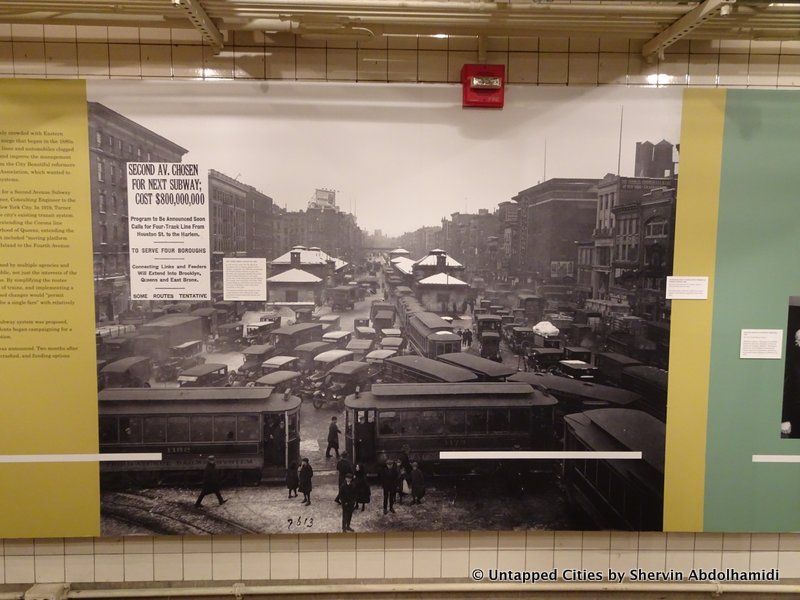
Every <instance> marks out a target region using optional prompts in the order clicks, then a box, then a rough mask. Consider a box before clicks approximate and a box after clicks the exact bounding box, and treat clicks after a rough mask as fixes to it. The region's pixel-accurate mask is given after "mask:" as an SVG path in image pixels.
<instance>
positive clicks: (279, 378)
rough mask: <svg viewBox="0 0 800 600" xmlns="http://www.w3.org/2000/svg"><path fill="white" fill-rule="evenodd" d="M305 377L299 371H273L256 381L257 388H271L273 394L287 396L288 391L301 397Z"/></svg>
mask: <svg viewBox="0 0 800 600" xmlns="http://www.w3.org/2000/svg"><path fill="white" fill-rule="evenodd" d="M302 382H303V375H302V374H301V373H298V372H297V371H289V370H278V371H272V372H271V373H268V374H267V375H264V376H263V377H259V378H258V379H256V381H255V382H254V384H253V385H255V386H256V387H271V388H272V391H273V392H279V393H281V394H285V393H286V392H287V391H288V392H289V393H290V394H293V395H295V396H299V395H300V388H301V387H302Z"/></svg>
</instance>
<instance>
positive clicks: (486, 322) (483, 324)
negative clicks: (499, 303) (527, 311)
mask: <svg viewBox="0 0 800 600" xmlns="http://www.w3.org/2000/svg"><path fill="white" fill-rule="evenodd" d="M502 325H503V319H501V318H500V316H499V315H494V314H489V315H481V316H479V317H478V318H477V319H475V328H476V331H477V334H478V339H480V337H481V335H482V334H483V332H484V331H493V332H495V333H496V334H497V335H498V336H499V335H500V331H501V329H502Z"/></svg>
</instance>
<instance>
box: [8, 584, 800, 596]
mask: <svg viewBox="0 0 800 600" xmlns="http://www.w3.org/2000/svg"><path fill="white" fill-rule="evenodd" d="M490 590H491V593H492V594H498V593H514V592H516V593H519V592H522V591H535V592H553V593H558V592H562V593H574V592H592V593H599V592H633V593H641V594H643V593H662V594H663V593H689V592H694V593H708V594H715V595H720V594H724V593H739V594H741V593H750V594H767V593H769V594H786V595H790V594H791V595H795V596H797V595H800V585H784V584H771V585H770V584H748V583H697V584H691V583H658V584H641V583H618V584H614V583H604V584H590V583H537V584H535V585H530V586H528V585H525V584H519V583H488V582H487V583H478V582H475V583H455V582H453V583H408V584H405V583H363V584H352V583H348V584H335V583H330V584H325V585H304V584H298V585H291V584H288V585H287V584H280V585H254V586H249V585H245V584H243V583H235V584H232V585H229V586H219V587H196V588H194V587H187V588H170V587H167V588H141V589H131V590H122V589H91V590H71V591H69V592H68V593H67V598H70V599H74V600H81V599H84V600H89V599H93V600H94V599H98V600H101V599H103V600H112V599H124V598H131V599H133V598H162V597H168V598H200V597H208V596H232V597H234V598H237V599H238V598H244V597H245V596H258V595H260V596H278V595H296V594H306V595H315V594H316V595H327V596H336V597H347V596H356V595H368V596H374V595H378V594H399V593H417V594H425V593H469V592H472V593H476V592H477V593H484V594H485V593H487V592H489V591H490ZM20 597H21V596H13V597H10V599H11V600H16V599H17V598H20Z"/></svg>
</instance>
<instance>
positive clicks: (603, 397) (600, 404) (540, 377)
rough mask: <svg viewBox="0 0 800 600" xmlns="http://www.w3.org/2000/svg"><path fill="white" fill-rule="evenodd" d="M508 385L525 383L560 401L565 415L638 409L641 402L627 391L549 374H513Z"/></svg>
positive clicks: (636, 396) (639, 397) (636, 395)
mask: <svg viewBox="0 0 800 600" xmlns="http://www.w3.org/2000/svg"><path fill="white" fill-rule="evenodd" d="M508 381H519V382H523V383H528V384H530V385H532V386H533V387H534V388H536V389H538V390H541V391H543V392H546V393H548V394H550V395H551V396H554V397H555V398H557V399H558V400H559V402H560V404H561V412H562V413H564V414H568V413H573V412H580V411H583V410H591V409H595V408H639V406H640V405H641V402H642V397H641V396H640V395H639V394H637V393H636V392H631V391H630V390H624V389H622V388H618V387H612V386H609V385H600V384H598V383H589V382H587V381H580V380H578V379H571V378H569V377H561V376H559V375H553V374H552V373H530V372H528V373H515V374H514V375H512V376H511V377H509V378H508Z"/></svg>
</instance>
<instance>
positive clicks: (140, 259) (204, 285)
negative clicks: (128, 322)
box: [126, 162, 211, 300]
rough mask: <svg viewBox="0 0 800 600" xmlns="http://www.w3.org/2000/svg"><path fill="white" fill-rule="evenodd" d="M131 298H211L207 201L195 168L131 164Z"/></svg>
mask: <svg viewBox="0 0 800 600" xmlns="http://www.w3.org/2000/svg"><path fill="white" fill-rule="evenodd" d="M126 173H127V179H128V228H129V237H130V265H131V298H132V299H133V300H210V299H211V274H210V268H209V258H210V257H209V217H208V199H207V198H206V194H205V192H204V190H203V187H204V186H203V180H202V179H201V177H200V170H199V169H198V166H197V165H196V164H187V163H156V162H144V163H143V162H130V163H128V164H127V167H126Z"/></svg>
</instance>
